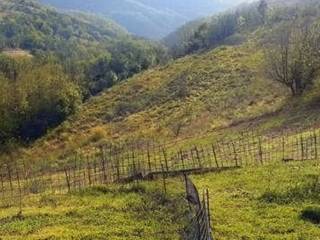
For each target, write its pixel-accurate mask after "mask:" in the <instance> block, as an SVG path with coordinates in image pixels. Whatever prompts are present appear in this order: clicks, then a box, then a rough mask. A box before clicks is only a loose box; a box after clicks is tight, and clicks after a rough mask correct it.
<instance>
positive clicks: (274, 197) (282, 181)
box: [193, 162, 320, 240]
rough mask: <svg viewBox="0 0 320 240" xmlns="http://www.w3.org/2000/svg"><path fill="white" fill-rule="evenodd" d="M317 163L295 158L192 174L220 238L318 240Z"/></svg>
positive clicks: (319, 187) (319, 188)
mask: <svg viewBox="0 0 320 240" xmlns="http://www.w3.org/2000/svg"><path fill="white" fill-rule="evenodd" d="M319 172H320V165H319V162H295V163H288V164H279V165H270V166H264V167H258V168H255V167H251V168H250V167H249V168H245V169H239V170H233V171H226V172H222V173H219V174H207V175H203V176H200V175H199V176H194V177H193V180H194V182H195V184H196V185H197V186H198V188H199V189H203V188H208V189H209V191H210V198H211V199H210V203H211V207H210V210H211V214H212V219H213V227H214V235H215V237H216V239H219V240H224V239H225V240H231V239H248V240H249V239H252V240H257V239H260V240H262V239H265V240H273V239H274V240H284V239H288V240H289V239H290V240H293V239H294V240H311V239H313V240H317V239H320V227H319V223H320V209H319V204H320V174H319Z"/></svg>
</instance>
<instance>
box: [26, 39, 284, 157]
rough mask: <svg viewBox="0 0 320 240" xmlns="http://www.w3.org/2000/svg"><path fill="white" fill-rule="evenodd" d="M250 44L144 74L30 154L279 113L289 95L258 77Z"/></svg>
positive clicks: (98, 100)
mask: <svg viewBox="0 0 320 240" xmlns="http://www.w3.org/2000/svg"><path fill="white" fill-rule="evenodd" d="M261 64H262V52H261V51H260V50H258V49H257V48H256V46H254V45H251V44H245V45H242V46H240V47H228V48H225V47H222V48H219V49H216V50H214V51H211V52H208V53H206V54H202V55H194V56H189V57H185V58H182V59H180V60H177V61H175V62H173V63H171V64H170V65H167V66H164V67H160V68H156V69H152V70H149V71H146V72H145V73H143V74H139V75H136V76H134V77H133V78H131V79H130V80H129V81H128V82H126V83H123V84H120V85H118V86H115V87H113V88H112V89H110V90H108V91H106V92H104V93H103V94H101V95H100V96H97V97H95V98H93V99H92V100H91V101H89V102H88V103H86V104H85V105H84V106H83V108H82V109H81V111H79V112H78V114H76V115H75V116H73V117H72V118H71V119H70V120H69V121H67V122H66V123H64V124H63V125H62V126H61V127H59V128H58V129H56V130H55V131H53V132H52V133H51V134H49V135H48V136H47V137H45V138H44V139H42V140H40V141H38V142H37V143H36V144H35V145H34V147H33V149H31V150H30V152H29V154H31V155H37V156H41V155H42V154H43V153H44V154H45V155H47V153H50V155H51V154H52V155H55V156H58V155H60V154H64V153H66V152H68V151H73V150H74V149H77V148H79V147H82V148H85V147H92V146H96V145H97V144H101V143H107V142H110V141H124V140H127V141H130V140H135V139H140V140H150V139H153V138H156V139H157V140H164V139H167V140H168V139H180V138H184V137H187V136H195V135H197V134H200V135H201V134H206V133H213V132H217V131H219V129H222V128H227V127H230V126H233V125H237V124H240V123H241V122H248V121H250V120H252V119H256V118H259V117H262V116H264V115H267V114H270V113H274V112H275V111H277V110H279V109H280V108H281V106H282V105H283V104H284V103H285V100H286V98H287V94H288V92H287V91H286V90H285V89H284V88H282V86H280V85H279V84H277V83H274V82H272V81H270V80H267V79H265V78H264V77H263V76H262V75H261V74H260V67H261Z"/></svg>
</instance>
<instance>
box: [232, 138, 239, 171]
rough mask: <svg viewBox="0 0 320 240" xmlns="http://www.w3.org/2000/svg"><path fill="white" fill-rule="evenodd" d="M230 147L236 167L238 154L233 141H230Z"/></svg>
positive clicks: (237, 165)
mask: <svg viewBox="0 0 320 240" xmlns="http://www.w3.org/2000/svg"><path fill="white" fill-rule="evenodd" d="M232 148H233V154H234V161H235V162H236V167H239V162H238V155H237V151H236V147H235V145H234V142H233V141H232Z"/></svg>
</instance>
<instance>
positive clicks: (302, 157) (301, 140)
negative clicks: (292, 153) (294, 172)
mask: <svg viewBox="0 0 320 240" xmlns="http://www.w3.org/2000/svg"><path fill="white" fill-rule="evenodd" d="M300 146H301V160H302V161H303V160H304V144H303V136H302V134H300Z"/></svg>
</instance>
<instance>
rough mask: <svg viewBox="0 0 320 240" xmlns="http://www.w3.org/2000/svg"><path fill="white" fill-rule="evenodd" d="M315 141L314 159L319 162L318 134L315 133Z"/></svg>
mask: <svg viewBox="0 0 320 240" xmlns="http://www.w3.org/2000/svg"><path fill="white" fill-rule="evenodd" d="M313 141H314V158H315V160H318V146H317V145H318V143H317V142H318V141H317V134H316V133H315V132H313Z"/></svg>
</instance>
